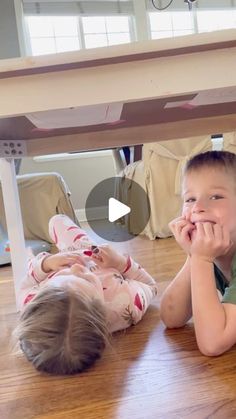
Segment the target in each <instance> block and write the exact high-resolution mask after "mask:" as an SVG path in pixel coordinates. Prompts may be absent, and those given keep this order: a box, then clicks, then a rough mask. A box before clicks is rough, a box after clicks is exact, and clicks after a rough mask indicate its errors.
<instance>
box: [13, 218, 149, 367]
mask: <svg viewBox="0 0 236 419" xmlns="http://www.w3.org/2000/svg"><path fill="white" fill-rule="evenodd" d="M49 233H50V236H51V237H52V239H53V240H54V241H55V243H56V246H57V248H58V250H59V253H57V254H55V255H51V254H49V253H45V252H44V253H41V254H39V255H37V256H36V257H33V258H31V260H30V261H29V270H28V275H27V277H26V278H25V280H23V281H22V284H21V287H20V294H19V302H20V307H21V315H20V319H19V324H18V326H17V328H16V330H15V332H14V335H15V337H16V338H17V339H18V340H19V343H20V347H21V349H22V351H23V352H24V354H25V356H26V357H27V359H28V360H29V361H31V362H32V363H33V365H34V366H35V368H36V369H38V370H40V371H46V372H49V373H53V374H75V373H78V372H81V371H83V370H84V369H86V368H88V367H89V366H91V365H92V364H93V363H94V362H95V360H96V359H97V358H98V357H100V356H101V353H102V351H103V350H104V348H105V346H106V344H107V343H108V341H109V335H110V333H112V332H115V331H118V330H122V329H126V328H127V327H129V326H131V325H134V324H136V323H137V322H139V321H140V320H141V318H142V317H143V315H144V313H145V312H146V310H147V308H148V306H149V304H150V303H151V301H152V299H153V298H154V297H155V295H156V293H157V287H156V283H155V281H154V279H153V278H152V277H151V276H150V275H149V274H148V273H147V272H146V271H145V270H144V269H143V268H141V266H140V265H138V264H137V263H136V262H134V261H133V260H132V259H131V257H130V256H128V255H123V254H120V253H118V252H117V251H115V250H114V249H113V248H112V247H110V246H109V245H107V244H103V245H100V246H95V245H94V243H93V241H92V240H91V239H90V238H89V237H88V235H87V234H86V233H85V231H83V230H82V229H81V228H80V227H78V226H77V225H76V224H74V223H73V222H72V221H71V220H70V219H69V218H68V217H67V216H65V215H56V216H54V217H52V219H51V220H50V222H49Z"/></svg>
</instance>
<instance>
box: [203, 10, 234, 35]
mask: <svg viewBox="0 0 236 419" xmlns="http://www.w3.org/2000/svg"><path fill="white" fill-rule="evenodd" d="M197 23H198V30H199V32H210V31H214V30H219V29H227V28H235V27H236V19H235V10H230V11H224V10H212V11H206V10H200V11H198V12H197Z"/></svg>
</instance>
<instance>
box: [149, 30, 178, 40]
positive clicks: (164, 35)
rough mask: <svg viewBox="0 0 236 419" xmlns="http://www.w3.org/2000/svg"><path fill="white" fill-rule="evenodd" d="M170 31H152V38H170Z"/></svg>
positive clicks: (171, 33) (171, 34)
mask: <svg viewBox="0 0 236 419" xmlns="http://www.w3.org/2000/svg"><path fill="white" fill-rule="evenodd" d="M172 36H173V32H172V31H160V32H152V39H162V38H172Z"/></svg>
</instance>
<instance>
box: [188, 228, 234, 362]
mask: <svg viewBox="0 0 236 419" xmlns="http://www.w3.org/2000/svg"><path fill="white" fill-rule="evenodd" d="M230 246H231V244H230V237H229V234H228V232H227V231H225V229H224V227H221V226H219V225H217V224H215V225H212V224H210V223H202V224H200V223H199V225H198V226H197V235H196V240H194V242H193V245H192V257H191V289H192V308H193V317H194V326H195V333H196V339H197V343H198V346H199V349H200V351H201V352H202V353H203V354H204V355H208V356H216V355H220V354H222V353H224V352H225V351H226V350H228V349H229V348H230V347H231V346H232V345H233V344H235V343H236V328H235V324H236V305H234V304H228V303H227V304H222V303H221V302H220V299H219V296H218V293H217V289H216V285H215V278H214V266H213V261H214V259H215V258H217V257H219V256H221V255H224V254H225V253H226V252H227V251H228V250H229V248H230Z"/></svg>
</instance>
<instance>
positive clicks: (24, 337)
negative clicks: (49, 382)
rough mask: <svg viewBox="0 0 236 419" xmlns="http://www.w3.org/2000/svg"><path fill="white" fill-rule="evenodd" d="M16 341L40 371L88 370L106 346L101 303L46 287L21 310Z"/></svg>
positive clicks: (106, 339)
mask: <svg viewBox="0 0 236 419" xmlns="http://www.w3.org/2000/svg"><path fill="white" fill-rule="evenodd" d="M14 334H15V338H17V339H18V341H19V342H20V347H21V349H22V351H23V352H24V354H25V356H26V358H27V359H28V360H29V361H31V362H32V364H33V365H34V367H35V368H36V369H37V370H39V371H45V372H48V373H53V374H75V373H78V372H81V371H83V370H84V369H86V368H88V367H89V366H91V365H92V364H93V363H94V362H95V360H96V359H97V358H99V357H100V356H101V353H102V351H103V350H104V348H105V346H106V343H107V342H108V336H109V333H108V330H107V324H106V315H105V311H104V308H103V305H102V302H101V301H100V300H98V299H88V298H87V297H84V296H83V294H81V293H79V292H76V291H74V290H72V289H71V288H70V287H46V288H45V289H44V290H42V291H41V292H40V293H39V294H38V295H37V296H36V297H35V298H34V299H33V300H32V301H30V302H29V303H28V304H27V305H26V307H25V308H24V310H23V312H22V314H21V316H20V320H19V325H18V327H17V328H16V330H15V333H14Z"/></svg>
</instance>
